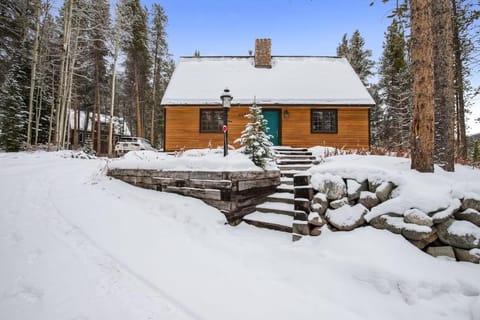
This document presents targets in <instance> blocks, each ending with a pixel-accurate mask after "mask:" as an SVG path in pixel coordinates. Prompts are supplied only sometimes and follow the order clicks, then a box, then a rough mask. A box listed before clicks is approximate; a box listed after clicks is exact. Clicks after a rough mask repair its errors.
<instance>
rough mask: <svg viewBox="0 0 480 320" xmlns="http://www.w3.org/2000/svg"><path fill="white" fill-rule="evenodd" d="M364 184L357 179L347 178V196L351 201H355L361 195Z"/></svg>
mask: <svg viewBox="0 0 480 320" xmlns="http://www.w3.org/2000/svg"><path fill="white" fill-rule="evenodd" d="M361 191H362V185H361V184H360V183H358V182H357V181H356V180H353V179H347V196H348V200H349V201H355V200H357V199H358V198H359V197H360V192H361Z"/></svg>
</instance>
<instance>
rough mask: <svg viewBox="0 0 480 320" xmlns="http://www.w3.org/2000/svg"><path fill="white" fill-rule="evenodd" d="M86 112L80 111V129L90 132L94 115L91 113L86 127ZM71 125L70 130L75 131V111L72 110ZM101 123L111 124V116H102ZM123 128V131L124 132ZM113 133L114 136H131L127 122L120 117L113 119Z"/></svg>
mask: <svg viewBox="0 0 480 320" xmlns="http://www.w3.org/2000/svg"><path fill="white" fill-rule="evenodd" d="M86 115H87V114H86V112H85V111H79V116H80V124H79V129H80V130H83V129H84V128H85V130H87V131H90V130H92V113H91V112H90V113H89V117H88V123H87V124H86V127H85V121H86V120H87V119H86ZM68 120H69V125H70V128H71V129H73V128H74V127H75V112H74V111H73V110H70V117H69V119H68ZM100 123H110V116H109V115H105V114H100ZM122 126H123V130H122ZM113 131H114V134H117V135H124V136H130V135H131V133H130V129H129V128H128V125H127V122H126V121H125V120H124V119H123V118H119V117H113Z"/></svg>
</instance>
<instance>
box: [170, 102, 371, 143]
mask: <svg viewBox="0 0 480 320" xmlns="http://www.w3.org/2000/svg"><path fill="white" fill-rule="evenodd" d="M202 108H203V109H216V108H218V109H219V110H221V107H220V106H207V107H196V106H175V107H171V106H166V107H165V110H166V114H165V117H166V118H165V150H166V151H177V150H182V149H197V148H199V149H203V148H208V147H209V145H210V146H211V147H212V148H217V147H223V133H200V109H202ZM263 108H264V109H265V110H279V111H280V115H281V117H280V118H281V119H280V123H281V125H280V127H281V135H280V137H281V138H280V140H281V141H280V143H281V144H282V145H286V146H292V147H313V146H318V145H325V146H332V147H337V148H347V149H355V148H368V146H369V120H368V119H369V116H368V115H369V108H368V107H356V106H355V107H342V106H322V107H317V106H264V107H263ZM312 109H329V110H333V109H336V110H337V117H338V125H337V126H338V127H337V133H311V124H310V121H311V119H310V117H311V110H312ZM286 111H287V112H288V117H286V115H285V112H286ZM247 113H248V106H232V108H231V109H230V112H229V117H228V119H229V144H231V145H234V146H235V147H239V145H238V144H234V141H235V140H236V139H237V138H239V137H240V134H241V132H242V131H243V130H244V129H245V125H246V124H247V122H248V120H247V119H245V115H246V114H247Z"/></svg>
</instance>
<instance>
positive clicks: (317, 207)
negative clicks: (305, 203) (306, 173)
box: [311, 193, 328, 215]
mask: <svg viewBox="0 0 480 320" xmlns="http://www.w3.org/2000/svg"><path fill="white" fill-rule="evenodd" d="M311 209H312V211H314V212H318V214H320V215H324V214H325V212H326V211H327V209H328V200H327V195H326V194H324V193H317V194H316V195H315V196H314V197H313V199H312V204H311Z"/></svg>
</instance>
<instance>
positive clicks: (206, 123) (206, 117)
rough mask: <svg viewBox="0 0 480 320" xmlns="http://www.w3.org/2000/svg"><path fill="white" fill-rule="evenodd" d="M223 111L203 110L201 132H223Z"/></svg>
mask: <svg viewBox="0 0 480 320" xmlns="http://www.w3.org/2000/svg"><path fill="white" fill-rule="evenodd" d="M222 127H223V110H221V109H220V110H218V109H201V110H200V132H219V133H221V132H222Z"/></svg>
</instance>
